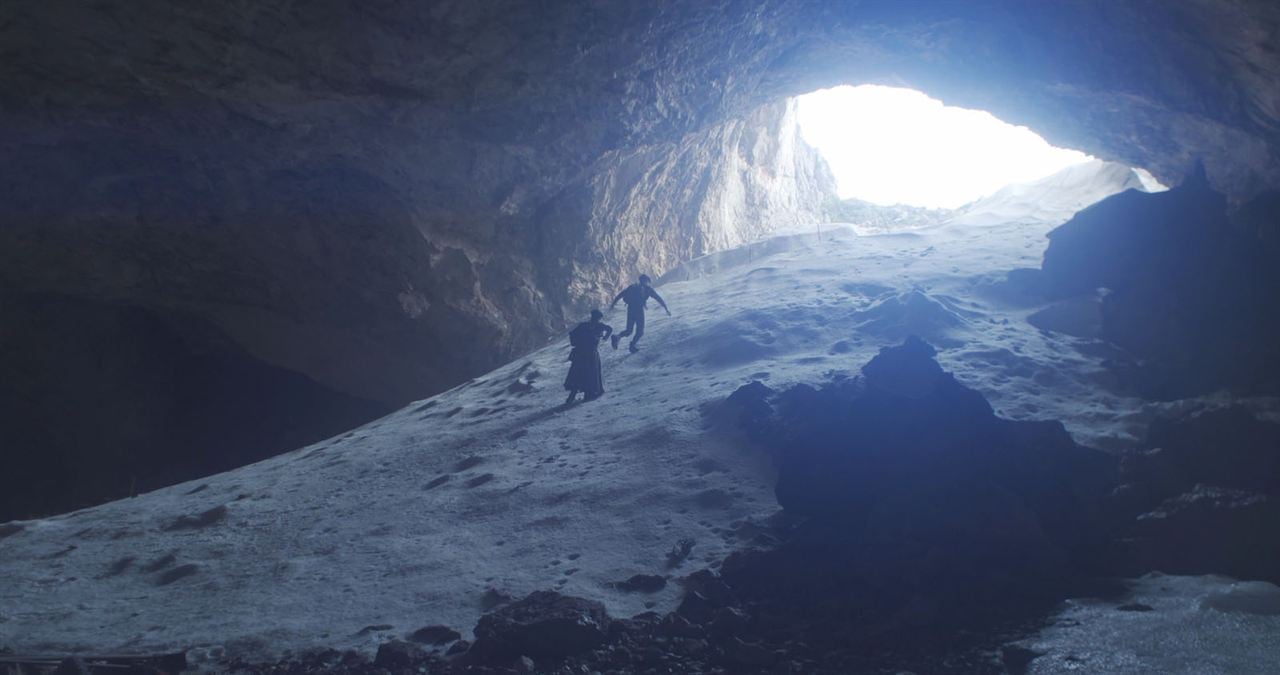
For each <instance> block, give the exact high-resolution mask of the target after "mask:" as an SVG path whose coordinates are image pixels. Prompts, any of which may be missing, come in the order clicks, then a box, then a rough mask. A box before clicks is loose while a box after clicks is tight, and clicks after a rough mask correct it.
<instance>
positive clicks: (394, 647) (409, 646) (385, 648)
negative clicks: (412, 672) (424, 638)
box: [373, 640, 426, 670]
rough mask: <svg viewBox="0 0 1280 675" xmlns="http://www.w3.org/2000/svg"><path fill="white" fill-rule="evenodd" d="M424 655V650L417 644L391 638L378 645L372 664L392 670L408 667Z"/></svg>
mask: <svg viewBox="0 0 1280 675" xmlns="http://www.w3.org/2000/svg"><path fill="white" fill-rule="evenodd" d="M425 656H426V652H425V651H423V649H422V647H419V646H418V645H415V644H413V643H411V642H404V641H402V640H392V641H390V642H384V643H382V644H381V645H379V646H378V654H377V656H375V657H373V665H374V667H375V668H389V669H393V670H394V669H397V668H408V667H410V666H412V665H413V664H414V663H416V662H418V661H420V660H422V659H423V658H424V657H425Z"/></svg>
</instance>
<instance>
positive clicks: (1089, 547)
mask: <svg viewBox="0 0 1280 675" xmlns="http://www.w3.org/2000/svg"><path fill="white" fill-rule="evenodd" d="M933 356H934V350H933V349H932V348H931V347H930V346H929V345H927V344H925V343H924V342H922V341H920V340H919V339H916V338H911V339H909V340H907V341H906V342H905V343H903V344H902V345H901V346H899V347H892V348H885V349H882V350H881V352H880V354H879V355H878V356H877V357H876V358H874V359H873V360H872V361H871V362H869V363H868V364H867V365H866V366H865V367H864V368H863V374H864V377H863V378H861V379H860V380H853V381H850V380H843V381H838V382H836V383H833V384H830V385H827V386H824V387H822V388H821V389H814V388H812V387H808V386H805V385H797V386H795V387H793V388H791V389H789V390H787V391H785V392H782V393H777V394H769V393H768V392H767V391H766V390H764V389H763V388H762V387H760V386H749V387H745V388H743V389H741V390H739V392H738V393H735V395H734V397H731V398H735V397H736V400H737V401H738V402H739V403H742V404H745V405H740V406H739V407H740V408H741V409H742V410H743V411H744V417H743V419H744V420H745V421H746V422H747V426H746V429H747V430H748V433H749V435H750V436H751V437H752V438H753V439H754V440H755V441H756V442H758V443H762V444H763V445H765V446H766V447H767V448H769V449H770V450H771V452H772V453H773V454H774V457H775V461H776V463H777V465H778V485H777V495H778V501H779V503H780V504H782V506H783V507H784V508H785V509H786V510H787V511H788V512H789V513H792V514H794V515H798V516H802V517H804V518H805V519H806V520H805V522H804V523H803V525H801V526H800V527H799V529H797V530H796V531H794V532H792V533H791V534H789V535H788V536H787V538H786V543H785V544H784V545H783V546H781V547H779V548H778V549H776V550H773V551H768V552H762V553H756V554H748V555H745V556H737V557H735V558H731V559H730V560H728V561H726V562H725V564H724V571H723V575H724V577H725V580H726V581H727V582H728V584H729V586H731V587H733V588H734V589H735V592H737V593H738V594H739V595H740V596H743V597H747V598H750V599H751V600H752V601H755V602H763V603H767V604H769V605H770V606H772V607H774V610H771V611H775V610H776V611H779V612H782V613H784V614H786V615H787V616H790V617H792V618H796V619H797V620H798V621H800V622H801V623H804V624H805V625H809V624H810V623H812V622H820V621H822V620H824V618H825V619H831V620H833V621H835V620H839V621H843V620H845V619H836V618H835V617H840V616H843V617H848V616H855V615H866V616H869V617H878V618H877V619H875V620H874V621H872V623H877V622H878V623H880V624H881V625H883V623H884V621H885V620H886V619H888V620H890V622H891V623H898V624H902V623H904V622H905V623H906V624H910V625H917V626H931V627H938V626H943V625H955V623H954V622H961V623H964V622H973V621H978V620H983V619H982V617H986V618H987V619H990V618H993V617H997V616H1000V615H1001V613H1002V612H1005V613H1007V612H1009V611H1011V608H1015V607H1025V606H1029V605H1034V604H1036V603H1037V602H1045V601H1049V600H1053V599H1056V598H1058V597H1061V595H1062V594H1063V593H1065V592H1067V591H1068V590H1069V589H1070V588H1071V585H1072V584H1073V583H1074V581H1073V580H1078V579H1080V578H1082V576H1088V575H1089V574H1093V573H1096V572H1097V570H1096V568H1095V564H1096V559H1097V552H1098V551H1099V550H1100V549H1101V548H1102V544H1103V542H1104V538H1103V536H1102V535H1100V530H1102V529H1103V528H1102V527H1101V526H1102V524H1103V521H1102V517H1103V515H1104V513H1105V511H1106V504H1105V497H1106V495H1107V493H1108V491H1109V489H1110V487H1111V486H1112V485H1113V484H1114V471H1113V461H1112V460H1111V459H1110V458H1109V457H1107V456H1106V455H1103V454H1102V453H1100V452H1097V451H1094V450H1090V449H1088V448H1083V447H1080V446H1078V445H1076V444H1075V443H1074V442H1073V441H1072V440H1071V438H1070V437H1069V436H1068V435H1067V433H1066V432H1065V431H1064V430H1063V428H1062V426H1061V425H1060V424H1058V423H1056V422H1012V421H1008V420H1003V419H1000V418H997V417H996V416H995V414H994V413H993V412H992V410H991V407H990V406H989V405H988V404H987V402H986V400H985V399H983V398H982V396H981V395H980V394H978V393H977V392H975V391H973V390H972V389H968V388H966V387H964V386H962V385H960V384H959V383H958V382H956V381H955V379H954V378H953V377H952V376H951V375H950V374H948V373H945V372H943V370H942V368H941V367H940V366H939V365H938V364H937V362H936V361H935V360H934V359H933ZM761 395H763V396H764V397H765V398H764V399H763V401H762V400H761V399H760V397H761ZM762 403H763V404H767V405H769V407H770V409H771V412H770V414H769V415H762V414H761V404H762Z"/></svg>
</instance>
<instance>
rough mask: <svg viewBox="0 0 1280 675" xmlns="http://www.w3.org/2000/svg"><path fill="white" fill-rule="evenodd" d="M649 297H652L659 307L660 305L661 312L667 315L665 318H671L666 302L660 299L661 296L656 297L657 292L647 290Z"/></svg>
mask: <svg viewBox="0 0 1280 675" xmlns="http://www.w3.org/2000/svg"><path fill="white" fill-rule="evenodd" d="M649 295H650V296H652V297H653V299H654V300H657V301H658V304H659V305H662V311H664V312H666V313H667V316H671V310H670V309H667V303H666V301H664V300H663V299H662V296H661V295H658V292H657V291H655V290H653V289H652V288H650V289H649Z"/></svg>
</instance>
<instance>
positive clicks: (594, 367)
mask: <svg viewBox="0 0 1280 675" xmlns="http://www.w3.org/2000/svg"><path fill="white" fill-rule="evenodd" d="M602 318H604V314H601V313H600V310H598V309H593V310H591V320H590V321H584V322H582V323H580V324H578V325H577V326H575V327H574V329H573V330H571V331H569V344H570V345H572V346H573V349H572V350H570V351H569V374H568V375H567V376H565V378H564V388H565V389H568V390H569V398H566V399H565V400H564V404H565V405H569V404H570V403H573V399H575V398H577V396H578V392H582V393H583V397H582V400H584V401H591V400H594V399H597V398H600V395H601V394H603V393H604V373H603V372H602V371H601V369H600V350H599V347H600V341H601V340H603V339H604V338H607V337H609V336H610V335H612V334H613V326H610V325H609V324H606V323H601V321H600V319H602Z"/></svg>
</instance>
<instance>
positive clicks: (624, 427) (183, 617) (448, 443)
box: [0, 220, 1267, 658]
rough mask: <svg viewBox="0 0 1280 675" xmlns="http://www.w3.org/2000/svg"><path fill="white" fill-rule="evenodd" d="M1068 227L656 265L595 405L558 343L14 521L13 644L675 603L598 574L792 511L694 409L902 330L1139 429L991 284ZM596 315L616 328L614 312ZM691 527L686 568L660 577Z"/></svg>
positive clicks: (1120, 431)
mask: <svg viewBox="0 0 1280 675" xmlns="http://www.w3.org/2000/svg"><path fill="white" fill-rule="evenodd" d="M1056 224H1057V223H1056V222H1052V221H1041V220H1032V221H1031V222H1027V223H1019V222H1004V223H997V224H987V225H983V226H967V227H960V226H955V225H953V226H947V227H941V228H933V229H928V230H922V231H915V232H911V233H902V234H892V235H880V236H858V235H857V234H856V233H855V232H854V231H853V230H851V229H849V228H834V229H832V228H830V227H824V229H823V232H822V236H821V237H819V236H817V235H816V234H812V235H811V234H803V235H792V236H789V237H785V238H776V239H771V240H767V241H764V242H759V243H757V244H753V245H751V246H749V247H744V248H742V249H738V250H735V251H731V252H726V253H724V254H720V255H718V256H714V257H709V258H707V259H702V260H699V261H693V262H692V263H690V264H688V265H686V266H685V267H683V268H682V269H680V270H677V271H676V272H674V273H672V274H670V275H668V276H667V277H666V278H667V279H669V280H671V281H670V282H669V283H667V284H665V285H664V286H663V288H662V294H663V296H664V297H665V298H666V299H667V301H668V304H669V305H670V306H671V308H672V309H673V311H674V312H675V316H674V317H672V318H667V317H665V316H664V315H662V314H661V313H660V312H651V319H650V323H649V335H648V336H646V338H645V340H644V342H643V347H644V349H643V351H641V352H640V353H639V354H636V355H630V356H629V355H627V353H626V351H625V349H624V350H622V351H619V352H614V351H611V350H608V349H607V347H606V350H605V352H604V368H605V382H606V387H607V388H608V389H609V391H608V392H607V393H606V395H605V397H604V398H602V399H600V400H598V401H594V402H591V403H584V404H580V405H578V406H576V407H573V408H571V409H569V410H557V407H558V405H559V404H560V402H561V400H562V399H563V397H564V392H563V391H562V389H561V387H560V382H561V381H562V379H563V377H564V373H565V370H566V366H567V364H566V363H565V362H564V357H565V355H566V353H567V343H566V342H565V341H557V342H555V343H553V344H551V345H549V346H547V347H546V348H544V349H542V350H539V351H537V352H534V353H533V354H531V355H529V356H528V357H527V358H523V359H520V360H518V361H515V362H513V363H511V364H509V365H507V366H505V367H503V368H499V369H498V370H495V371H493V372H492V373H489V374H488V375H486V376H484V377H481V378H478V379H476V380H474V381H472V382H469V383H467V384H465V385H462V386H460V387H458V388H455V389H453V390H451V391H449V392H446V393H443V394H440V395H438V396H434V397H432V398H431V399H428V400H425V401H420V402H417V403H415V404H413V405H410V406H408V407H406V408H404V409H403V410H400V411H398V412H396V413H394V414H392V415H389V416H387V417H385V418H383V419H381V420H377V421H375V422H371V423H369V424H367V425H365V426H364V427H361V428H359V429H356V430H354V431H352V432H350V433H347V434H344V435H342V436H340V437H337V438H334V439H330V440H328V441H325V442H322V443H318V444H316V445H313V446H310V447H307V448H302V449H300V450H297V451H295V452H291V453H288V454H285V455H281V456H279V457H276V458H273V459H270V460H267V461H264V462H260V463H258V464H254V465H252V466H248V467H244V468H242V469H239V470H236V471H232V472H228V473H225V474H221V475H218V476H214V477H211V478H208V479H204V480H199V481H193V482H190V483H186V484H182V485H177V486H173V487H170V488H166V489H163V490H158V491H155V492H152V493H149V494H146V495H142V496H139V497H136V498H134V499H128V500H122V501H119V502H114V503H110V504H106V505H103V506H100V507H96V508H92V509H88V510H84V511H80V512H76V513H72V514H68V515H64V516H58V517H53V518H46V519H41V520H35V521H28V522H23V523H18V524H17V525H18V526H19V527H20V529H17V528H15V527H9V528H7V530H3V529H0V535H2V534H5V533H7V536H3V538H0V646H7V647H10V648H13V649H15V650H19V651H22V652H32V651H40V652H64V651H75V650H93V651H99V652H100V651H113V652H115V651H163V650H175V649H188V648H192V647H201V649H202V650H205V651H210V652H214V653H217V652H223V653H228V654H236V655H242V656H245V657H248V658H265V657H267V656H271V655H275V654H278V653H279V652H280V651H281V650H298V649H301V648H304V647H307V646H310V645H318V644H324V645H329V646H335V647H339V648H343V647H357V648H372V647H373V646H374V645H375V644H376V643H377V642H379V641H381V640H384V639H386V638H387V637H389V636H393V635H394V636H402V635H405V634H407V633H410V632H412V631H413V630H415V629H417V628H420V627H422V626H426V625H430V624H445V625H449V626H452V627H454V628H456V629H458V630H461V631H462V632H463V633H467V632H468V631H469V630H470V629H471V628H472V627H473V626H474V624H475V621H476V619H477V618H478V617H479V616H480V615H481V614H482V613H483V612H484V611H485V610H486V609H487V608H488V607H491V606H492V605H493V604H494V603H496V602H500V601H501V600H502V598H503V597H507V596H511V597H520V596H522V595H524V594H526V593H528V592H531V591H533V590H538V589H548V588H551V589H558V590H562V591H563V592H566V593H569V594H572V595H578V596H582V597H586V598H592V599H598V600H600V601H602V602H604V603H605V604H606V605H607V606H608V608H609V610H610V612H611V613H612V614H613V615H614V616H629V615H632V614H635V613H638V612H641V611H644V610H645V609H647V608H653V609H655V610H657V611H668V610H670V609H672V608H673V607H674V605H675V604H676V602H677V600H678V598H679V587H678V585H675V584H671V585H668V586H667V588H666V589H664V590H662V591H660V592H657V593H655V594H652V595H643V594H635V593H625V592H622V591H620V590H617V589H616V588H614V587H612V586H611V585H610V584H612V583H613V582H617V581H621V580H624V579H627V578H628V577H630V576H632V575H634V574H638V573H663V574H670V575H672V576H673V577H674V576H678V575H683V574H687V573H689V572H692V571H694V570H696V569H699V568H701V567H704V566H707V565H713V564H715V562H716V561H718V560H720V559H722V558H723V557H724V556H725V555H726V554H727V553H728V552H730V551H731V550H733V549H734V548H735V547H737V546H740V545H741V543H742V542H745V541H748V540H750V539H751V538H752V537H753V536H754V535H755V533H756V532H757V531H758V528H757V527H756V524H758V523H760V522H761V521H763V520H764V519H766V518H768V517H769V516H770V515H772V514H774V513H775V512H776V511H777V504H776V501H775V500H774V498H773V494H772V485H773V475H772V471H771V469H770V467H769V465H768V462H767V460H766V458H764V457H763V456H761V455H760V454H758V453H757V452H754V451H750V450H744V449H741V448H739V447H737V445H736V444H735V443H734V442H733V441H732V439H730V438H728V437H726V436H725V435H723V434H722V433H721V432H716V431H712V430H710V429H708V428H707V426H706V424H705V423H704V420H703V417H702V415H701V412H700V411H701V410H702V408H703V406H704V404H706V403H708V402H711V401H717V400H720V399H723V398H724V397H725V396H727V395H728V394H729V393H731V392H732V391H733V390H734V389H735V388H736V387H738V386H739V385H741V384H743V383H745V382H747V381H749V380H751V379H760V380H764V381H766V382H768V383H769V384H770V385H773V386H780V385H786V384H788V383H793V382H817V381H819V380H821V379H822V378H824V377H828V376H830V375H832V374H833V373H837V372H843V373H849V374H855V373H856V372H857V370H858V368H860V367H861V366H862V365H863V364H864V363H866V361H867V360H869V359H870V358H871V357H872V356H873V355H874V354H875V353H876V351H877V350H878V349H879V348H880V347H882V346H885V345H888V344H892V343H897V342H898V341H900V340H902V339H903V338H904V337H906V336H907V335H909V334H919V335H921V336H922V337H925V338H926V339H928V340H930V341H932V342H933V343H934V344H935V345H936V346H938V347H939V349H940V355H939V359H940V361H941V362H942V364H943V366H944V367H946V368H947V369H949V370H952V371H954V372H955V374H956V376H957V377H958V378H959V379H960V381H961V382H963V383H964V384H966V385H968V386H971V387H974V388H976V389H978V390H979V391H981V392H982V393H983V394H984V395H986V396H987V397H988V398H989V399H990V401H991V402H992V405H993V406H994V407H995V408H996V409H997V411H998V412H999V414H1001V415H1004V416H1006V417H1010V418H1014V419H1044V418H1055V419H1060V420H1062V421H1063V422H1064V423H1065V424H1066V426H1067V429H1068V430H1069V431H1070V432H1072V433H1073V434H1074V435H1075V436H1076V438H1077V440H1079V441H1081V442H1083V443H1086V444H1093V445H1096V446H1099V447H1112V446H1115V445H1117V444H1124V443H1128V442H1131V441H1133V440H1134V439H1135V438H1137V437H1138V435H1139V434H1141V433H1142V432H1143V431H1144V428H1145V425H1146V423H1147V421H1148V420H1149V419H1150V418H1151V417H1152V416H1153V415H1154V414H1156V413H1157V412H1159V411H1160V410H1162V409H1164V408H1165V407H1168V406H1165V405H1157V404H1148V403H1145V402H1143V401H1141V400H1138V399H1135V398H1129V397H1125V396H1122V395H1118V394H1115V393H1111V392H1109V391H1108V389H1107V388H1106V386H1105V385H1106V383H1107V382H1108V381H1109V376H1108V375H1107V374H1106V371H1105V370H1104V369H1103V367H1102V365H1101V359H1102V358H1103V356H1104V355H1105V353H1106V352H1105V350H1103V349H1101V348H1100V347H1099V346H1098V345H1097V344H1096V343H1094V342H1092V341H1090V340H1089V339H1087V338H1077V337H1072V336H1070V335H1067V334H1064V333H1055V332H1047V331H1042V330H1039V329H1037V328H1034V327H1033V326H1031V325H1030V324H1029V323H1028V322H1027V320H1026V318H1027V316H1028V315H1030V314H1032V313H1034V312H1036V311H1039V310H1041V309H1044V308H1043V307H1039V306H1036V305H1034V304H1029V303H1028V302H1027V301H1026V299H1025V298H1023V297H1021V296H1019V295H1018V294H1017V293H1016V292H1012V291H1009V290H1008V289H1007V288H1006V285H1005V284H1002V283H1000V282H1001V281H1002V279H1003V275H1004V271H1005V270H1009V269H1013V268H1017V267H1033V266H1037V265H1038V264H1039V260H1040V256H1041V254H1042V252H1043V250H1044V247H1045V239H1044V235H1045V233H1046V232H1047V231H1048V230H1049V229H1051V228H1052V227H1053V226H1054V225H1056ZM677 279H685V280H677ZM606 320H611V321H612V322H613V323H614V324H615V326H617V327H618V328H621V326H618V324H620V323H622V321H623V316H622V312H621V310H619V311H617V312H614V313H613V314H612V315H611V316H610V317H609V318H607V319H606ZM1266 403H1267V402H1259V403H1258V405H1264V404H1266ZM1171 405H1190V403H1186V402H1184V403H1180V404H1171ZM15 529H17V531H16V532H15V531H14V530H15ZM685 538H689V539H693V540H694V541H695V542H696V545H695V548H694V549H693V554H692V557H691V559H690V560H689V561H687V562H685V563H683V564H682V565H680V566H678V567H676V568H674V569H668V568H667V562H666V558H667V556H666V554H667V552H668V551H669V550H670V549H671V548H672V547H673V546H674V545H675V544H676V543H677V542H678V541H679V540H681V539H685ZM197 652H199V650H197Z"/></svg>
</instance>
